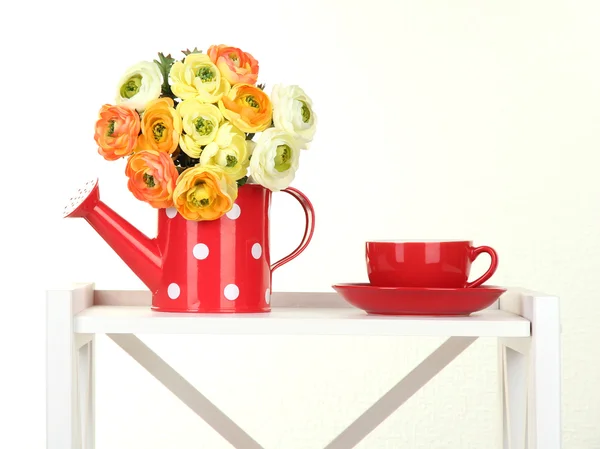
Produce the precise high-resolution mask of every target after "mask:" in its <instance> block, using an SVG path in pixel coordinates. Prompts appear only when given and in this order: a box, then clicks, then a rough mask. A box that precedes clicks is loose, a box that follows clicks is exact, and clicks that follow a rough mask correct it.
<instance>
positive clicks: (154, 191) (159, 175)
mask: <svg viewBox="0 0 600 449" xmlns="http://www.w3.org/2000/svg"><path fill="white" fill-rule="evenodd" d="M125 174H126V175H127V177H128V178H129V181H127V187H128V188H129V190H130V191H131V193H133V196H135V197H136V198H137V199H138V200H140V201H146V202H147V203H149V204H150V205H151V206H152V207H154V208H156V209H160V208H165V207H171V206H172V205H173V190H175V182H176V181H177V176H178V175H179V174H178V172H177V168H175V164H173V161H172V160H171V158H170V157H169V155H168V154H167V153H164V152H162V151H156V150H143V151H140V152H137V153H135V154H134V155H132V156H131V157H130V158H129V160H128V161H127V166H126V167H125Z"/></svg>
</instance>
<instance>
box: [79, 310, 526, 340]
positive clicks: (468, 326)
mask: <svg viewBox="0 0 600 449" xmlns="http://www.w3.org/2000/svg"><path fill="white" fill-rule="evenodd" d="M73 326H74V331H75V332H77V333H86V334H93V333H107V334H108V333H132V334H220V335H222V334H238V335H242V334H243V335H249V334H254V335H365V336H473V337H475V336H477V337H528V336H529V335H530V322H529V321H528V320H527V319H525V318H523V317H521V316H518V315H515V314H512V313H509V312H506V311H503V310H498V309H486V310H482V311H480V312H476V313H474V314H472V315H471V316H467V317H429V316H378V315H368V314H366V313H365V312H363V311H362V310H359V309H355V308H351V307H273V309H272V311H271V312H268V313H254V314H194V313H166V312H155V311H153V310H151V309H150V307H148V306H115V305H94V306H92V307H89V308H86V309H84V310H83V311H81V312H80V313H78V314H77V315H76V316H75V317H74V323H73Z"/></svg>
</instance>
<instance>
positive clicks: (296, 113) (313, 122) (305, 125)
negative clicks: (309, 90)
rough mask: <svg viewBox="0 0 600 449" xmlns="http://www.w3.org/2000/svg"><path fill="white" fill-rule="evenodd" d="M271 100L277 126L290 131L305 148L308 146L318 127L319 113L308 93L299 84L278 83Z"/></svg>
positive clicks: (274, 87) (274, 121)
mask: <svg viewBox="0 0 600 449" xmlns="http://www.w3.org/2000/svg"><path fill="white" fill-rule="evenodd" d="M271 102H272V103H273V123H274V125H275V127H276V128H280V129H282V130H283V131H286V132H288V133H290V134H291V135H292V136H293V137H294V138H295V139H296V140H298V141H299V142H300V144H301V145H302V147H303V148H308V146H309V145H308V144H309V143H310V142H311V141H312V140H313V137H314V135H315V131H316V129H317V115H316V114H315V111H314V110H313V108H312V100H311V99H310V98H309V97H308V95H306V93H305V92H304V91H303V90H302V89H301V88H300V87H299V86H283V85H281V84H276V85H275V86H273V91H272V92H271Z"/></svg>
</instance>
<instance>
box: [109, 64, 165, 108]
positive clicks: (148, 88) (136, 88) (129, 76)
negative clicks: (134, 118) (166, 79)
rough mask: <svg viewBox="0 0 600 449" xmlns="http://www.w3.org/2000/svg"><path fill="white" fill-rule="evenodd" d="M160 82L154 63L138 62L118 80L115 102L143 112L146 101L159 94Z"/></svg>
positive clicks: (158, 70) (161, 78)
mask: <svg viewBox="0 0 600 449" xmlns="http://www.w3.org/2000/svg"><path fill="white" fill-rule="evenodd" d="M162 84H163V76H162V73H160V68H159V67H158V65H157V64H156V63H154V62H148V61H142V62H138V63H137V64H135V65H133V66H131V67H129V69H127V71H126V72H125V74H124V75H123V77H122V78H121V80H120V81H119V87H118V89H117V98H116V102H117V104H125V105H128V106H130V107H132V108H135V109H137V111H138V112H143V111H144V109H146V105H147V104H148V103H150V102H151V101H152V100H156V99H157V98H158V97H159V96H160V92H161V88H162Z"/></svg>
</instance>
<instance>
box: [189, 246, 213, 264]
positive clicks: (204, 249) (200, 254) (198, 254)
mask: <svg viewBox="0 0 600 449" xmlns="http://www.w3.org/2000/svg"><path fill="white" fill-rule="evenodd" d="M192 252H193V253H194V257H195V258H196V259H198V260H204V259H206V258H207V257H208V253H209V252H210V251H209V250H208V246H206V245H205V244H204V243H197V244H196V245H194V249H193V250H192Z"/></svg>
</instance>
